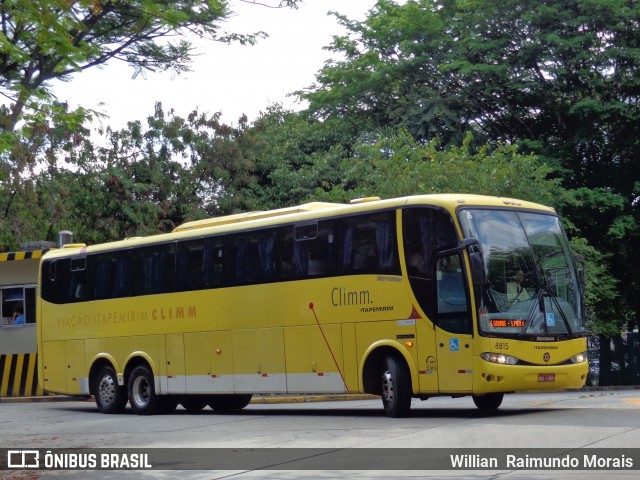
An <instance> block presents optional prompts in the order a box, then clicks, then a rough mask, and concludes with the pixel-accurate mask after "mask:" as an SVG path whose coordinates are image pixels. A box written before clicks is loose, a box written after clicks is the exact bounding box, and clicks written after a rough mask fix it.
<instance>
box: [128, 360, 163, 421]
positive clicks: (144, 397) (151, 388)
mask: <svg viewBox="0 0 640 480" xmlns="http://www.w3.org/2000/svg"><path fill="white" fill-rule="evenodd" d="M128 391H129V402H130V403H131V407H132V408H133V411H134V412H135V413H136V414H137V415H153V414H154V413H156V412H158V411H159V410H160V409H161V407H162V406H163V405H162V404H163V402H162V400H161V399H160V397H158V395H156V388H155V382H154V379H153V373H151V370H149V368H148V367H147V366H145V365H140V366H138V367H136V368H134V369H133V371H132V372H131V375H130V376H129V388H128Z"/></svg>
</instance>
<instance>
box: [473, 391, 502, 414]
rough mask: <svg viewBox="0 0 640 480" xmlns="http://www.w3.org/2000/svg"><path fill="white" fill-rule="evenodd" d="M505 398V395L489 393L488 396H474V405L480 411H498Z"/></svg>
mask: <svg viewBox="0 0 640 480" xmlns="http://www.w3.org/2000/svg"><path fill="white" fill-rule="evenodd" d="M503 398H504V393H487V394H486V395H473V403H475V404H476V407H478V408H479V409H480V410H496V409H497V408H498V407H499V406H500V405H501V404H502V399H503Z"/></svg>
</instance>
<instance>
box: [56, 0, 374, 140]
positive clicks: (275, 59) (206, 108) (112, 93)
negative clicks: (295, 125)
mask: <svg viewBox="0 0 640 480" xmlns="http://www.w3.org/2000/svg"><path fill="white" fill-rule="evenodd" d="M258 1H263V2H264V3H270V4H275V3H277V0H258ZM375 3H376V2H375V0H304V2H303V3H302V4H300V6H299V8H298V9H297V10H292V9H272V8H265V7H263V6H259V5H250V4H247V3H243V2H239V1H238V0H231V1H230V5H231V10H232V11H233V12H235V15H234V16H233V17H232V18H230V19H229V20H228V21H227V22H225V23H224V25H223V28H225V29H226V30H229V31H232V32H239V33H253V32H257V31H264V32H267V33H268V35H269V38H266V39H262V40H260V41H259V43H258V44H256V45H253V46H249V45H247V46H241V45H226V44H222V43H219V42H214V41H211V40H207V41H199V42H198V43H197V50H196V51H195V56H194V58H193V63H192V66H191V68H192V71H191V72H187V73H183V74H180V75H176V74H175V73H173V72H171V71H167V72H162V73H147V74H146V75H145V76H144V77H143V75H138V76H137V77H136V78H133V73H134V71H133V69H132V68H131V67H129V66H127V65H125V64H124V63H123V62H113V63H111V64H108V65H107V66H106V67H104V68H100V69H99V68H91V69H88V70H86V71H84V72H81V73H78V74H75V75H74V76H73V77H72V79H71V80H70V81H68V82H63V83H61V82H59V83H57V84H55V85H54V88H53V91H54V93H55V95H56V96H57V97H58V99H59V100H61V101H67V102H68V103H69V106H70V107H72V108H74V107H77V106H82V107H85V108H91V109H94V110H97V111H99V112H101V113H103V114H106V115H107V116H108V118H106V119H103V120H101V122H102V124H103V125H104V126H111V127H112V128H113V129H118V128H122V127H124V126H126V123H127V122H128V121H133V120H144V119H145V118H146V117H148V116H149V115H151V114H152V113H153V111H154V105H155V103H156V102H157V101H161V102H162V106H163V109H164V111H165V112H167V111H168V110H169V109H174V110H175V112H176V114H177V115H180V116H183V117H184V116H186V115H188V114H189V113H190V112H191V111H193V110H194V109H195V108H197V109H198V110H199V111H200V112H202V113H208V114H213V113H215V112H221V114H222V120H223V121H225V122H226V123H230V124H237V123H238V118H240V116H241V115H242V114H246V115H247V117H248V118H249V120H250V121H253V120H255V119H256V118H257V117H258V115H259V114H260V112H261V111H264V110H265V109H266V107H267V106H269V105H270V104H273V103H282V104H283V105H284V106H285V107H288V108H292V109H300V108H303V107H304V105H300V104H299V103H297V102H296V101H295V99H294V98H291V97H288V96H287V94H289V93H291V92H293V91H296V90H300V89H302V88H304V87H307V86H309V85H311V84H312V83H313V82H314V80H315V74H316V73H317V72H318V71H319V70H320V69H321V68H322V66H323V65H324V62H325V61H326V60H327V59H329V58H331V57H332V53H331V52H329V51H327V50H323V47H325V46H327V45H329V44H330V43H331V39H332V36H333V35H340V34H343V33H345V30H344V28H343V27H341V26H340V25H339V24H338V22H337V20H336V19H335V18H334V17H333V16H328V15H327V12H329V11H336V12H338V13H340V14H343V15H346V16H347V17H348V18H350V19H354V20H363V19H364V18H365V17H366V14H367V12H368V11H369V10H370V9H371V8H372V7H373V6H374V5H375Z"/></svg>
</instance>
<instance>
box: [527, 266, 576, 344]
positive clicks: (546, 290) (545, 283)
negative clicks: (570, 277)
mask: <svg viewBox="0 0 640 480" xmlns="http://www.w3.org/2000/svg"><path fill="white" fill-rule="evenodd" d="M536 277H537V278H538V282H539V284H541V286H542V288H540V295H539V299H538V302H539V304H540V311H541V312H542V315H543V317H544V316H545V308H544V297H545V296H547V297H549V298H550V299H551V303H553V305H554V306H555V307H556V309H557V310H558V312H559V313H560V318H562V321H563V322H564V326H565V327H566V329H567V333H568V334H569V335H571V334H572V333H573V330H572V329H571V325H569V320H568V319H567V315H566V314H565V313H564V310H563V309H562V307H561V306H560V302H559V301H558V295H557V292H556V290H555V288H553V287H552V285H551V284H550V283H549V279H548V278H547V272H546V271H545V270H544V269H543V268H542V266H541V265H538V266H537V267H536ZM544 326H545V333H546V329H547V322H546V319H545V322H544Z"/></svg>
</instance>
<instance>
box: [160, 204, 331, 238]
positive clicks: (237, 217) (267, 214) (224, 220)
mask: <svg viewBox="0 0 640 480" xmlns="http://www.w3.org/2000/svg"><path fill="white" fill-rule="evenodd" d="M342 205H343V204H341V203H326V202H311V203H305V204H303V205H298V206H295V207H286V208H279V209H276V210H259V211H256V212H247V213H236V214H234V215H225V216H223V217H214V218H206V219H204V220H195V221H193V222H187V223H183V224H182V225H180V226H179V227H176V228H175V229H174V230H173V231H174V232H184V231H187V230H195V229H198V228H206V227H216V226H220V225H227V224H230V223H240V222H246V221H249V220H258V219H261V218H271V217H279V216H283V215H291V214H293V213H300V212H311V211H314V210H326V209H327V208H334V207H338V206H342Z"/></svg>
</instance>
